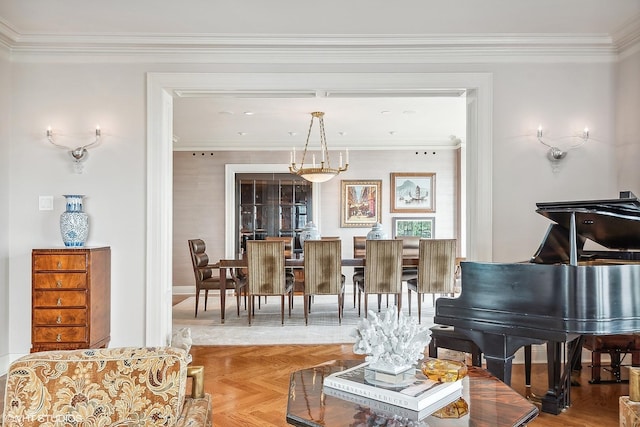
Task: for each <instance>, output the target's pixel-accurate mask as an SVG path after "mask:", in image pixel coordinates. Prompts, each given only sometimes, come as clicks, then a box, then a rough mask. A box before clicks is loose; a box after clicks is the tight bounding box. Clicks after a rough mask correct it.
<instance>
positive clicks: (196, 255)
mask: <svg viewBox="0 0 640 427" xmlns="http://www.w3.org/2000/svg"><path fill="white" fill-rule="evenodd" d="M188 243H189V252H190V254H191V265H192V266H193V273H194V276H195V279H196V312H195V317H198V306H199V304H200V291H204V311H207V300H208V298H209V291H211V290H218V291H220V292H225V290H226V289H233V290H235V294H236V312H237V314H238V316H239V315H240V298H241V294H242V291H243V290H245V284H246V282H244V281H243V280H241V279H240V278H238V277H236V276H232V277H231V278H232V280H227V283H226V285H225V290H221V289H220V275H219V274H218V273H217V268H218V267H217V265H216V264H209V256H208V255H207V252H206V251H207V245H206V244H205V242H204V240H202V239H190V240H188ZM245 298H246V296H245ZM245 306H246V299H245Z"/></svg>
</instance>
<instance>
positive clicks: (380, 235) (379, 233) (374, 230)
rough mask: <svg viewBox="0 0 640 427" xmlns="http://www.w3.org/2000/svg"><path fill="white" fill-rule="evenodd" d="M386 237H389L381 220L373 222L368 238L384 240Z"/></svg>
mask: <svg viewBox="0 0 640 427" xmlns="http://www.w3.org/2000/svg"><path fill="white" fill-rule="evenodd" d="M384 239H388V237H387V233H385V232H384V229H383V228H382V224H380V223H379V222H376V223H375V224H373V227H371V231H369V232H368V233H367V240H384Z"/></svg>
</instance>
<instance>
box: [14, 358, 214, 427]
mask: <svg viewBox="0 0 640 427" xmlns="http://www.w3.org/2000/svg"><path fill="white" fill-rule="evenodd" d="M189 361H190V357H189V355H188V353H187V352H186V351H185V350H183V349H178V348H174V347H148V348H133V347H125V348H106V349H96V350H93V349H85V350H64V351H45V352H39V353H33V354H29V355H27V356H24V357H22V358H20V359H18V360H16V361H15V362H13V363H12V364H11V366H10V367H9V372H8V374H7V385H6V394H5V401H4V412H3V414H2V421H3V422H2V427H13V426H67V425H75V426H115V425H118V426H155V425H162V426H211V425H212V422H211V420H212V417H211V397H210V396H209V395H208V394H205V393H204V385H203V381H204V377H203V373H204V368H203V367H201V366H196V367H187V364H188V363H189ZM187 376H191V377H192V388H191V393H190V395H189V396H186V394H187V390H186V388H187Z"/></svg>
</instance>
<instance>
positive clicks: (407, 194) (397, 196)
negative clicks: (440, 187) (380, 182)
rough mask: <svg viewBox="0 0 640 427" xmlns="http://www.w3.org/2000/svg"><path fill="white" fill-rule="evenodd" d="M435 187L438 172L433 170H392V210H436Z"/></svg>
mask: <svg viewBox="0 0 640 427" xmlns="http://www.w3.org/2000/svg"><path fill="white" fill-rule="evenodd" d="M435 189H436V174H435V173H433V172H392V173H391V212H395V213H430V212H435V211H436V194H435Z"/></svg>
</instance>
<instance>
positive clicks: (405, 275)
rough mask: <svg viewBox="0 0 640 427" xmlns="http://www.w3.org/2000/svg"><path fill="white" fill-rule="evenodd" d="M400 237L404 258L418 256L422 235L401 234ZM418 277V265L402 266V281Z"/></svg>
mask: <svg viewBox="0 0 640 427" xmlns="http://www.w3.org/2000/svg"><path fill="white" fill-rule="evenodd" d="M398 239H400V240H402V257H403V258H418V257H419V249H420V248H419V246H420V237H417V236H401V237H398ZM417 278H418V267H417V266H415V267H414V266H411V267H402V282H403V283H406V282H408V281H409V280H411V279H417Z"/></svg>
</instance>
